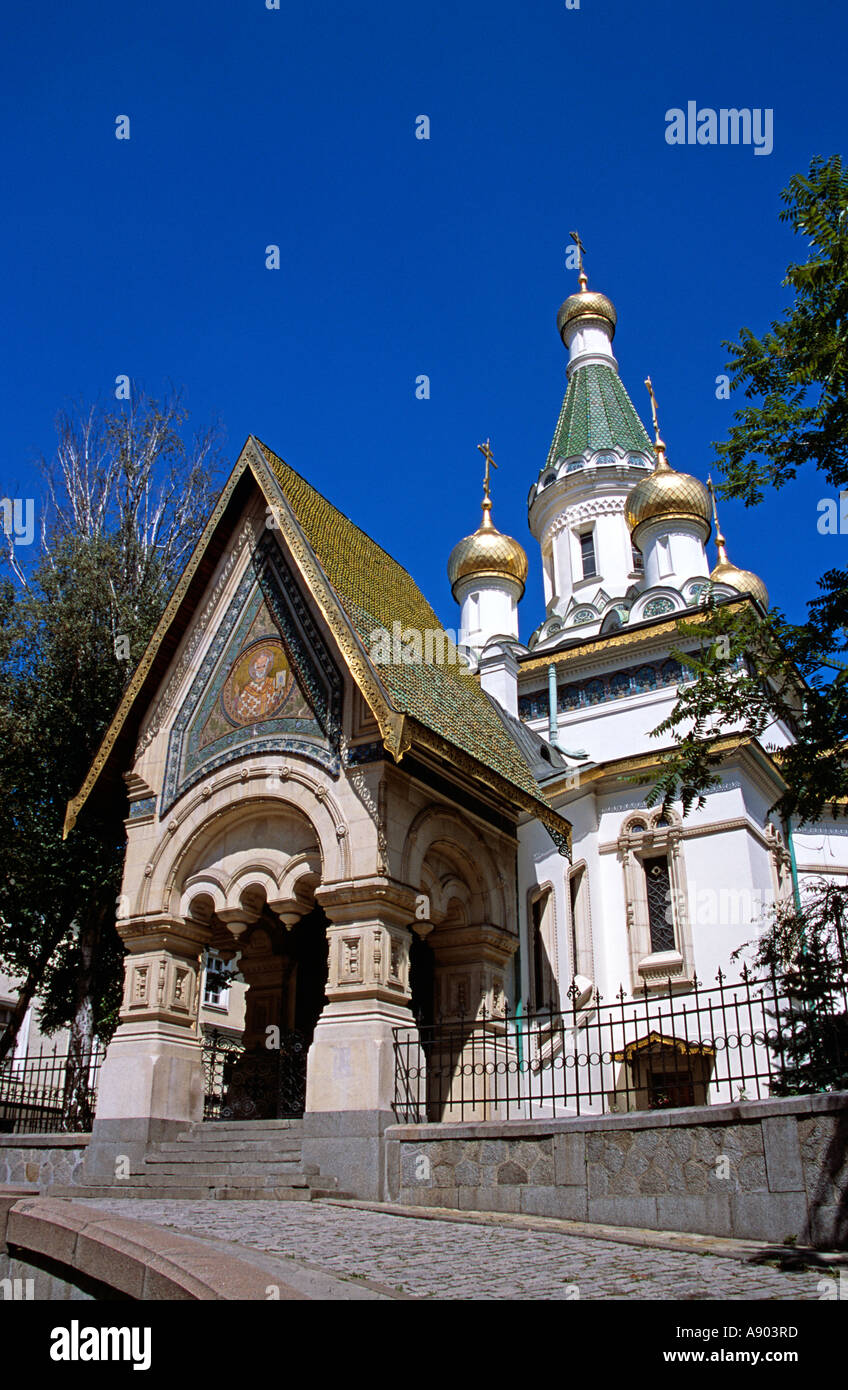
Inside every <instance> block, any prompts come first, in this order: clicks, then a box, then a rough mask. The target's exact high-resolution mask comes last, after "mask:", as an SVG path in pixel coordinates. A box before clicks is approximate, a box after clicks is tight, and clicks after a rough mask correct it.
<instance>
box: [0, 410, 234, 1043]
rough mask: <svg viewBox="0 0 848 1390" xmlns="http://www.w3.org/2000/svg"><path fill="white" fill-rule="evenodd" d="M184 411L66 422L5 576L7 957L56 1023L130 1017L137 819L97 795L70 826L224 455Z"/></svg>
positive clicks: (0, 701)
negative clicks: (212, 467) (129, 830)
mask: <svg viewBox="0 0 848 1390" xmlns="http://www.w3.org/2000/svg"><path fill="white" fill-rule="evenodd" d="M184 418H185V417H184V412H183V411H182V408H181V407H180V406H179V403H178V402H176V401H173V400H171V401H166V402H165V403H164V404H162V405H160V404H158V403H157V402H155V401H150V400H148V399H147V398H146V397H143V396H139V397H138V398H137V404H136V405H135V407H134V408H133V411H132V412H131V413H128V414H124V413H122V412H121V411H120V409H118V410H116V411H115V412H113V413H109V412H108V411H105V412H104V411H92V412H89V413H88V414H87V415H84V416H82V417H81V419H80V420H77V421H73V420H70V419H69V418H68V417H62V418H61V419H60V422H59V445H58V448H57V460H58V463H57V464H55V465H54V466H52V467H48V469H47V470H46V471H47V479H48V485H47V498H46V500H45V504H44V510H45V512H46V525H45V528H44V536H43V545H42V548H41V550H40V552H38V553H36V554H35V555H34V556H33V557H32V558H29V557H27V568H26V570H24V568H23V566H22V564H21V556H20V552H15V551H11V552H10V554H9V555H8V556H7V560H8V563H9V566H10V571H11V577H7V578H3V579H2V580H0V851H2V855H3V862H4V864H5V865H7V866H8V871H7V873H6V874H4V875H3V876H2V877H0V963H2V967H3V969H4V970H6V971H7V972H8V973H9V974H11V975H12V976H13V977H15V978H16V979H20V980H23V981H27V980H29V982H30V983H31V984H33V987H34V988H37V989H38V992H39V999H40V1002H41V1023H42V1027H43V1028H44V1030H45V1031H47V1032H49V1031H53V1030H56V1029H59V1028H61V1027H64V1026H66V1025H72V1028H73V1027H74V1026H75V1027H77V1028H79V1027H82V1028H83V1031H85V1029H86V1028H88V1029H91V1028H93V1030H94V1031H95V1032H96V1033H97V1034H98V1035H99V1036H100V1037H101V1038H103V1039H108V1037H109V1036H110V1035H111V1032H112V1031H113V1029H114V1027H115V1025H116V1022H117V1010H118V1006H119V1002H120V1001H119V996H120V984H121V974H122V970H121V961H122V957H123V947H122V945H121V942H120V939H119V937H118V935H117V932H116V931H115V925H114V923H115V900H116V897H117V894H118V891H119V888H120V879H121V867H122V863H123V853H124V827H123V824H122V822H121V819H120V815H115V813H114V810H113V811H111V812H110V811H108V810H105V809H101V808H99V807H96V806H95V807H91V808H89V809H87V810H86V812H85V813H84V814H83V815H82V816H80V818H79V821H78V823H77V826H76V828H75V829H74V831H73V832H72V833H71V835H70V836H69V838H68V839H67V840H63V838H62V830H63V823H64V817H65V809H66V805H67V802H68V801H69V800H70V799H71V798H72V797H74V796H75V795H76V793H77V792H78V791H79V788H80V786H81V784H82V782H83V781H84V778H85V775H86V773H87V771H88V768H89V765H90V762H91V759H92V757H93V755H94V753H95V751H96V749H97V746H98V744H99V742H100V739H101V738H102V736H103V733H104V732H105V730H106V728H107V726H108V724H109V722H110V720H111V718H112V715H113V714H114V711H115V709H116V707H117V705H118V703H119V701H120V698H121V695H122V693H123V690H124V688H125V685H126V682H127V679H128V677H129V674H130V672H131V671H132V669H133V667H134V665H135V664H136V663H137V661H138V659H139V658H140V656H141V654H142V652H143V650H144V648H145V646H146V644H147V642H148V640H149V638H150V636H151V633H152V631H153V628H154V627H155V624H156V622H157V621H158V618H159V615H160V614H161V612H162V609H163V607H164V605H165V603H166V601H167V597H168V593H169V591H170V589H171V587H172V586H173V583H174V581H175V578H176V575H177V572H178V564H179V561H180V558H181V557H183V556H184V555H185V553H186V551H187V549H188V548H189V547H190V546H192V545H193V544H194V542H195V541H196V539H197V536H198V534H199V531H200V528H201V527H202V525H203V523H204V521H205V517H206V511H207V507H208V502H209V496H210V491H211V474H210V472H209V467H208V463H209V462H211V459H212V457H213V455H212V454H210V452H209V450H206V451H205V452H203V451H202V453H201V457H200V461H198V456H197V455H195V456H194V457H193V458H192V457H190V455H189V452H188V451H187V449H186V447H185V446H183V445H182V444H181V443H180V441H179V437H178V434H177V431H178V428H179V426H181V425H182V423H183V421H184ZM81 460H82V461H84V463H85V468H83V467H82V466H81V462H80V461H81ZM181 462H182V463H184V464H185V468H184V473H183V476H182V477H180V471H179V470H180V464H181ZM15 581H17V582H15ZM118 637H121V638H123V639H125V640H126V644H127V646H128V652H129V660H126V659H122V654H123V645H122V644H120V645H119V647H118V648H116V638H118ZM81 1021H82V1022H81Z"/></svg>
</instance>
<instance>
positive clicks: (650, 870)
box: [642, 855, 675, 951]
mask: <svg viewBox="0 0 848 1390" xmlns="http://www.w3.org/2000/svg"><path fill="white" fill-rule="evenodd" d="M642 867H643V868H644V870H645V884H646V887H647V893H648V922H649V924H650V932H651V950H652V951H673V950H674V949H675V944H674V921H673V918H672V908H671V879H670V876H669V871H668V858H667V856H666V855H660V856H658V857H657V858H652V859H644V860H643V861H642Z"/></svg>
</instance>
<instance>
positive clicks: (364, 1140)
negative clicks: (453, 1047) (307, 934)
mask: <svg viewBox="0 0 848 1390" xmlns="http://www.w3.org/2000/svg"><path fill="white" fill-rule="evenodd" d="M315 899H316V902H318V903H319V904H320V906H321V907H322V908H323V910H324V912H325V913H326V914H327V917H328V918H329V921H330V925H329V926H328V928H327V936H328V939H329V971H328V977H327V988H326V995H327V1000H328V1003H327V1004H326V1005H325V1006H324V1010H323V1012H322V1014H321V1017H320V1018H319V1020H318V1023H317V1026H316V1028H315V1035H314V1038H313V1042H312V1046H311V1047H310V1049H309V1060H308V1065H307V1080H306V1114H305V1116H304V1157H305V1158H307V1159H308V1161H310V1162H315V1163H318V1164H320V1165H321V1168H322V1171H324V1172H327V1173H330V1174H332V1175H333V1176H334V1177H336V1178H337V1179H338V1182H339V1187H340V1188H341V1189H343V1190H344V1191H348V1192H353V1193H355V1195H356V1196H358V1197H362V1198H366V1199H369V1198H370V1199H372V1200H381V1199H382V1198H383V1196H384V1193H385V1180H384V1171H383V1167H384V1160H383V1152H382V1143H381V1137H382V1134H383V1131H384V1129H385V1128H386V1126H387V1125H390V1124H393V1123H394V1122H395V1117H394V1112H393V1110H392V1104H393V1101H394V1085H395V1056H394V1034H393V1029H394V1028H397V1027H403V1028H404V1029H409V1030H413V1032H415V1020H414V1018H413V1016H412V1012H411V1010H410V1008H409V999H410V992H409V947H410V942H411V939H412V938H411V931H410V927H411V924H412V922H413V921H414V919H415V894H414V893H413V891H412V890H411V889H407V888H404V887H402V886H401V885H399V884H395V883H392V882H390V881H388V880H386V879H368V880H358V881H357V882H355V883H337V884H328V885H326V886H325V887H322V888H319V889H318V890H317V891H316V894H315Z"/></svg>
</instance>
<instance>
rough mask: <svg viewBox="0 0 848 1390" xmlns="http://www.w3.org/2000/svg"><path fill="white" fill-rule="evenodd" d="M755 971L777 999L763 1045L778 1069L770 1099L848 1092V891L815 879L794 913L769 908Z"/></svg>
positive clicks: (787, 906)
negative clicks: (764, 977)
mask: <svg viewBox="0 0 848 1390" xmlns="http://www.w3.org/2000/svg"><path fill="white" fill-rule="evenodd" d="M746 949H748V948H747V947H740V948H739V950H738V951H735V952H734V959H737V958H738V957H739V956H740V955H741V954H742V953H743V952H744V951H745V950H746ZM753 965H754V967H755V968H757V967H759V968H765V969H766V970H767V971H768V972H769V974H770V977H771V981H772V984H773V987H774V994H775V998H778V997H779V999H780V1006H779V1008H778V1011H777V1013H776V1014H774V1015H773V1017H774V1019H775V1022H776V1025H777V1026H776V1028H775V1029H774V1030H770V1037H769V1046H770V1047H771V1049H772V1051H773V1053H774V1054H775V1060H776V1063H777V1070H776V1073H775V1076H774V1077H773V1080H772V1093H773V1094H774V1095H779V1096H794V1095H805V1094H808V1093H809V1092H810V1091H840V1090H845V1089H846V1088H848V888H846V887H845V886H844V885H842V884H835V883H832V882H830V881H828V880H827V879H820V880H819V881H817V882H816V883H814V884H812V885H807V887H806V890H805V893H804V897H803V899H802V901H801V902H800V904H799V905H796V904H795V903H794V902H790V903H782V904H780V905H779V906H778V907H777V908H775V910H774V914H773V918H772V922H771V924H770V926H769V928H768V930H767V931H766V932H765V934H764V935H763V936H762V937H761V938H760V940H759V941H758V942H757V945H756V950H755V952H754V956H753Z"/></svg>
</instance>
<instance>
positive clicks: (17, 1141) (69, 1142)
mask: <svg viewBox="0 0 848 1390" xmlns="http://www.w3.org/2000/svg"><path fill="white" fill-rule="evenodd" d="M90 1140H91V1134H90V1133H86V1134H0V1149H84V1148H86V1146H87V1145H88V1144H89V1142H90Z"/></svg>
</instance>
